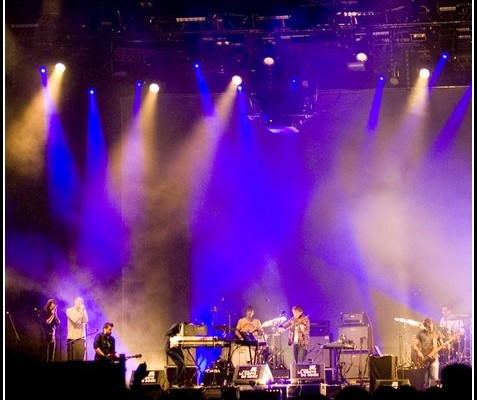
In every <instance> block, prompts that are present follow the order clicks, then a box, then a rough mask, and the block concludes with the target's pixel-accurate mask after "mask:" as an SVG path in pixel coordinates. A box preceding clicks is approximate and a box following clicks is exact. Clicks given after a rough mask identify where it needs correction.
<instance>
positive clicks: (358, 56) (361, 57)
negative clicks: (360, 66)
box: [356, 52, 368, 63]
mask: <svg viewBox="0 0 477 400" xmlns="http://www.w3.org/2000/svg"><path fill="white" fill-rule="evenodd" d="M356 61H360V62H363V63H364V62H366V61H368V56H367V54H366V53H363V52H361V53H358V54H356Z"/></svg>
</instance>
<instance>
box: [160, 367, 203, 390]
mask: <svg viewBox="0 0 477 400" xmlns="http://www.w3.org/2000/svg"><path fill="white" fill-rule="evenodd" d="M176 371H177V367H176V366H172V365H168V366H166V377H167V382H168V383H169V386H171V385H172V383H173V382H174V379H175V376H176ZM197 380H198V374H197V367H196V366H194V367H191V366H187V367H186V369H185V373H184V385H185V386H196V385H197Z"/></svg>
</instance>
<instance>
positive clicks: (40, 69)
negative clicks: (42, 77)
mask: <svg viewBox="0 0 477 400" xmlns="http://www.w3.org/2000/svg"><path fill="white" fill-rule="evenodd" d="M38 70H39V71H40V74H46V68H45V67H43V66H41V67H40V68H38Z"/></svg>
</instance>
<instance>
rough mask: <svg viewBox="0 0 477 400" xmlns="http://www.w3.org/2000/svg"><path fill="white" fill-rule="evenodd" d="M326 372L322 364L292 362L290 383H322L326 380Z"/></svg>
mask: <svg viewBox="0 0 477 400" xmlns="http://www.w3.org/2000/svg"><path fill="white" fill-rule="evenodd" d="M324 372H325V371H324V368H323V366H322V365H320V364H292V365H291V368H290V383H292V384H296V383H322V382H324V381H325V377H324V375H325V374H324Z"/></svg>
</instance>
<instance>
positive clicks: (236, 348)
mask: <svg viewBox="0 0 477 400" xmlns="http://www.w3.org/2000/svg"><path fill="white" fill-rule="evenodd" d="M230 352H231V355H230V361H231V362H232V367H234V368H236V367H238V366H239V365H250V364H253V363H254V362H255V347H253V346H242V345H239V344H236V343H232V347H231V348H230Z"/></svg>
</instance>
